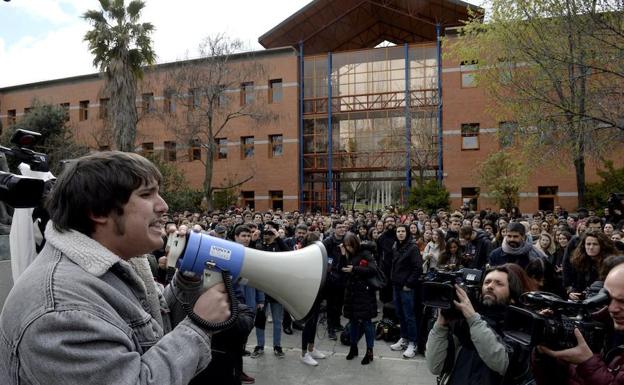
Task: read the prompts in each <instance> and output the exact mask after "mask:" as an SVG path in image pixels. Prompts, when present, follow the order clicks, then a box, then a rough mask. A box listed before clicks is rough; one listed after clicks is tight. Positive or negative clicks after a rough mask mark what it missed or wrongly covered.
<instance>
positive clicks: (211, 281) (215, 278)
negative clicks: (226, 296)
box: [203, 268, 231, 290]
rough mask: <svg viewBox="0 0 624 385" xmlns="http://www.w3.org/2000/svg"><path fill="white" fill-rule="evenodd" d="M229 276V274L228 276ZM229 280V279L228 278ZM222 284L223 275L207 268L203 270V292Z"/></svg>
mask: <svg viewBox="0 0 624 385" xmlns="http://www.w3.org/2000/svg"><path fill="white" fill-rule="evenodd" d="M228 276H229V274H228ZM230 279H231V277H230ZM221 282H224V281H223V273H220V272H218V271H216V270H212V269H209V268H205V269H204V282H203V287H204V289H205V290H208V289H210V288H211V287H213V286H214V285H216V284H218V283H221Z"/></svg>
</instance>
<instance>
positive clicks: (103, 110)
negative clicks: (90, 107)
mask: <svg viewBox="0 0 624 385" xmlns="http://www.w3.org/2000/svg"><path fill="white" fill-rule="evenodd" d="M109 102H110V99H109V98H103V99H100V113H99V118H100V119H108V103H109Z"/></svg>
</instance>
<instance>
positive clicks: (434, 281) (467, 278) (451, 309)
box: [422, 269, 483, 319]
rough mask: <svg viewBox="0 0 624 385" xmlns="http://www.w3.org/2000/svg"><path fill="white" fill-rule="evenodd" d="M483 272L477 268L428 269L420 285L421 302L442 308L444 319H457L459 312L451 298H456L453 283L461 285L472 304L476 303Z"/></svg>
mask: <svg viewBox="0 0 624 385" xmlns="http://www.w3.org/2000/svg"><path fill="white" fill-rule="evenodd" d="M482 276H483V272H482V271H481V270H478V269H461V270H458V271H447V270H435V269H432V270H430V271H429V272H428V273H427V274H426V275H425V279H424V282H423V285H422V288H423V304H424V305H425V306H430V307H433V308H439V309H441V310H442V315H443V316H444V317H445V318H446V319H458V318H460V316H461V314H460V313H459V311H458V310H457V309H455V304H454V303H453V300H457V295H456V294H455V284H457V285H459V286H461V287H462V288H463V289H464V290H465V291H466V294H468V297H469V298H470V302H472V304H473V305H476V304H478V299H479V298H480V293H481V279H482Z"/></svg>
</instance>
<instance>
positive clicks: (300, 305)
mask: <svg viewBox="0 0 624 385" xmlns="http://www.w3.org/2000/svg"><path fill="white" fill-rule="evenodd" d="M170 253H171V254H173V255H179V256H180V259H179V260H178V262H179V269H180V270H181V272H182V274H187V275H189V274H190V275H193V276H196V277H199V276H202V275H203V276H204V286H212V285H213V284H214V283H215V280H220V277H221V273H220V271H223V270H227V271H228V272H229V273H230V274H231V276H232V282H237V281H241V282H242V283H245V284H246V285H249V286H251V287H254V288H256V289H258V290H261V291H263V292H265V293H266V294H268V295H270V296H271V297H272V298H274V299H275V300H276V301H278V302H279V303H281V304H282V305H284V307H285V308H286V310H288V312H289V313H290V314H291V315H292V316H293V317H294V318H295V319H296V320H301V319H306V318H308V316H309V315H310V313H311V311H312V308H313V306H314V303H315V302H316V300H317V298H318V297H319V294H320V292H321V290H322V289H323V286H324V285H325V276H326V273H327V251H326V250H325V246H324V245H323V243H322V242H318V241H317V242H314V243H313V244H311V245H309V246H307V247H305V248H303V249H299V250H296V251H287V252H275V253H274V252H268V251H260V250H255V249H251V248H247V247H244V246H243V245H241V244H239V243H236V242H231V241H227V240H224V239H221V238H217V237H213V236H210V235H207V234H203V233H196V232H191V233H190V234H189V235H188V237H180V239H179V240H178V242H177V243H176V247H175V250H174V249H172V250H170ZM174 258H175V257H174ZM206 281H212V282H206Z"/></svg>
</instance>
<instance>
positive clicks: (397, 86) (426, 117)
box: [302, 44, 439, 210]
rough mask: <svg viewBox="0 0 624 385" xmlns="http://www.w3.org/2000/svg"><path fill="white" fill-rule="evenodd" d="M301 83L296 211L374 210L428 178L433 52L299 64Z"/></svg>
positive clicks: (433, 140)
mask: <svg viewBox="0 0 624 385" xmlns="http://www.w3.org/2000/svg"><path fill="white" fill-rule="evenodd" d="M302 80H303V133H302V139H303V146H302V147H303V154H302V157H303V159H302V162H303V171H304V181H303V183H304V185H303V186H302V187H303V206H304V208H306V209H320V210H325V209H327V208H330V207H337V206H345V207H349V208H351V207H359V206H360V205H362V206H364V205H366V206H367V207H372V208H380V207H383V206H387V205H390V204H396V203H397V202H399V201H401V199H402V198H403V197H404V196H405V193H406V192H407V189H408V187H409V184H410V181H411V178H412V176H423V175H424V176H426V177H432V176H435V169H436V167H437V131H438V130H437V127H438V117H437V108H438V104H439V102H438V88H437V87H438V62H437V50H436V46H435V45H432V44H429V45H413V46H408V47H405V46H394V47H385V48H376V49H370V50H363V51H350V52H341V53H336V54H331V58H330V56H329V55H325V56H313V57H305V58H304V67H303V79H302ZM330 87H331V93H330V92H329V90H330ZM330 94H331V97H330ZM330 105H331V109H330V108H329V106H330ZM330 121H331V126H330V124H329V122H330ZM330 135H331V142H330ZM408 135H409V136H408ZM408 138H409V139H408ZM330 146H331V149H330ZM408 154H409V160H410V161H409V162H408ZM330 165H331V166H330ZM330 167H331V172H330Z"/></svg>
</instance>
